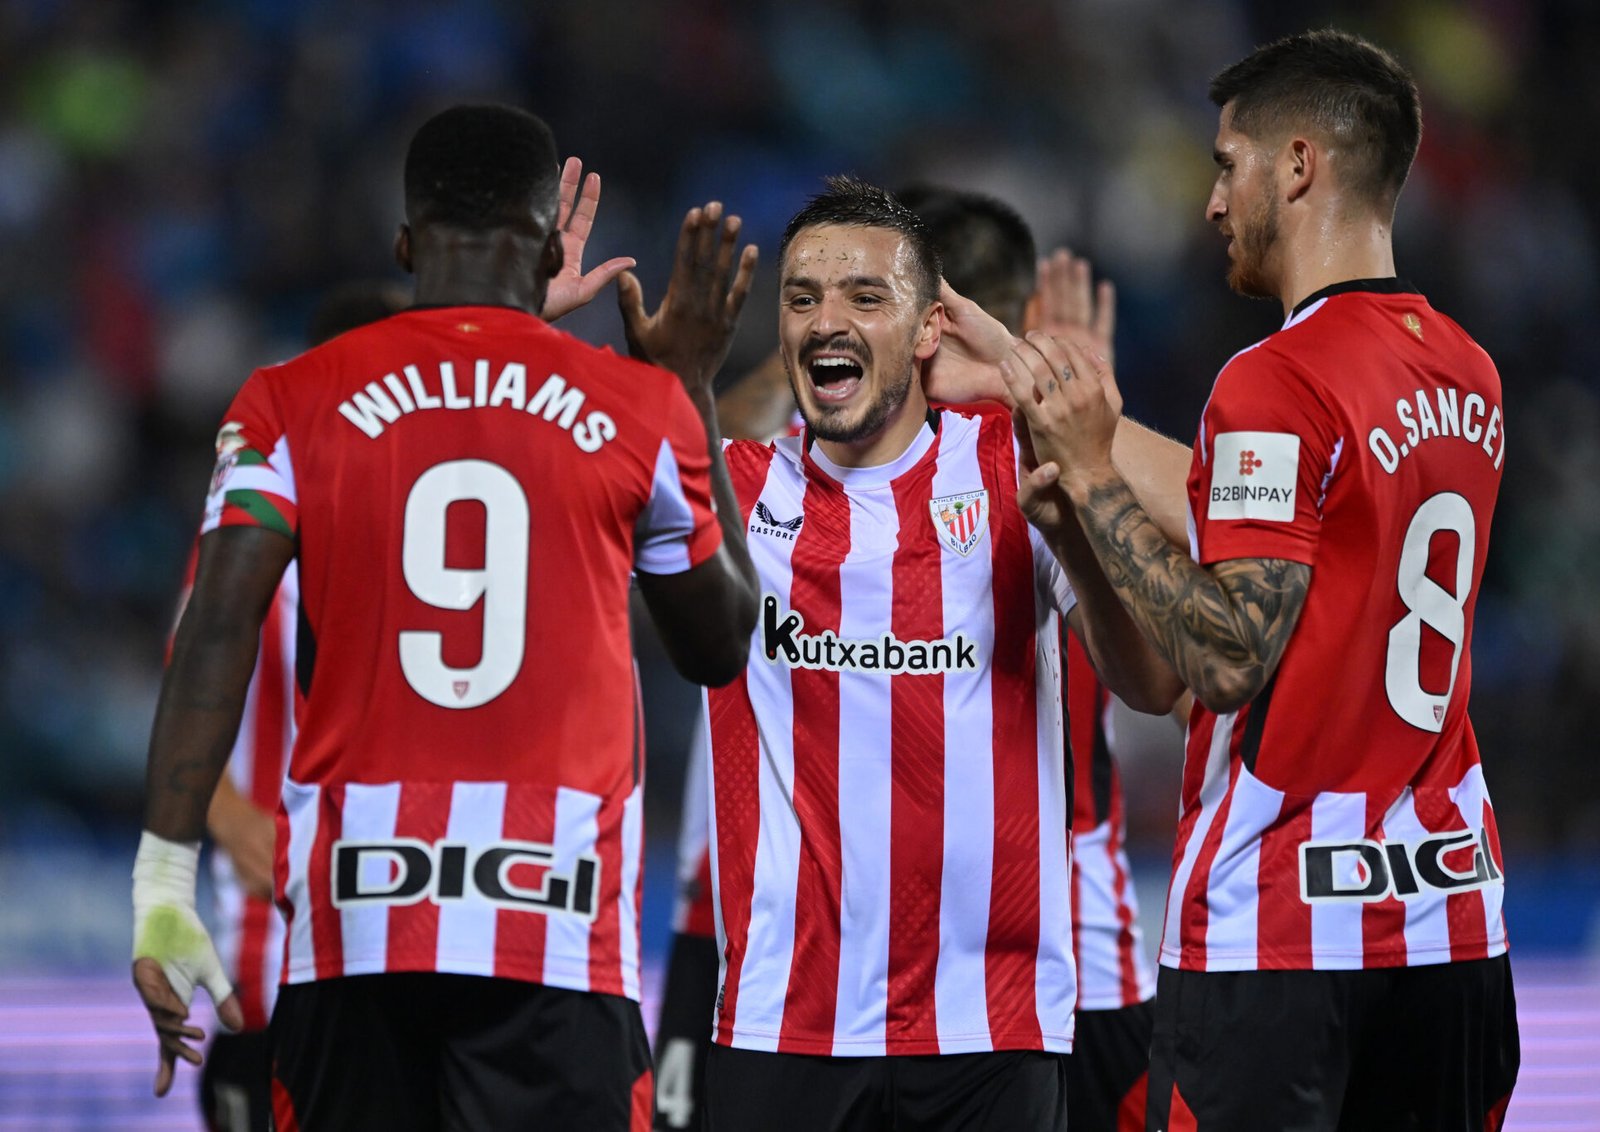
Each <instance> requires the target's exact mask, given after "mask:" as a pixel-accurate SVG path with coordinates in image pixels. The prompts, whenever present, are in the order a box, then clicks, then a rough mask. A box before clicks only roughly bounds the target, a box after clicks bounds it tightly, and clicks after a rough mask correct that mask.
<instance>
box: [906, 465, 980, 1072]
mask: <svg viewBox="0 0 1600 1132" xmlns="http://www.w3.org/2000/svg"><path fill="white" fill-rule="evenodd" d="M934 468H935V461H934V460H932V459H925V460H923V461H921V462H920V463H919V464H918V466H917V467H916V468H914V469H912V471H911V472H910V473H908V474H906V475H902V476H901V477H900V478H899V479H897V480H895V481H894V500H895V510H896V511H897V512H898V515H899V519H900V536H899V543H898V545H897V547H896V548H895V554H894V566H893V570H894V575H893V578H894V580H893V589H894V594H893V601H892V606H891V611H890V627H891V628H892V630H893V632H894V635H895V636H896V637H898V638H899V639H900V640H902V641H904V640H938V639H940V638H942V637H944V635H945V630H944V578H943V574H942V570H941V567H942V565H943V561H944V546H943V544H942V543H941V542H940V541H939V539H938V538H936V537H930V533H929V530H928V525H927V522H926V519H925V518H924V516H925V515H926V514H927V510H928V499H929V498H930V497H931V495H932V493H933V492H932V487H933V473H934ZM967 525H968V527H969V528H970V526H971V524H970V522H969V523H968V524H967ZM889 734H890V743H889V791H890V794H889V798H890V801H889V986H888V1004H887V1018H886V1024H885V1032H886V1037H887V1040H888V1041H890V1042H901V1041H908V1042H909V1041H923V1042H926V1043H935V1042H937V1041H938V1037H939V1028H938V1019H937V1017H936V1014H935V1010H934V994H933V984H934V975H935V972H936V970H937V967H938V940H939V894H940V888H941V879H942V877H943V874H944V790H945V783H944V756H945V742H944V676H943V675H942V674H929V675H922V676H914V677H908V676H907V677H902V676H897V677H891V678H890V680H889ZM929 1048H930V1049H936V1048H937V1046H936V1045H930V1046H929Z"/></svg>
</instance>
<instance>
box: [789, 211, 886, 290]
mask: <svg viewBox="0 0 1600 1132" xmlns="http://www.w3.org/2000/svg"><path fill="white" fill-rule="evenodd" d="M802 276H803V277H805V278H807V279H813V280H817V281H819V282H827V281H829V280H837V279H847V278H852V277H858V276H875V277H877V278H880V279H883V280H885V281H887V282H889V283H891V284H895V285H902V284H903V285H905V286H910V285H911V277H912V259H911V246H910V244H908V243H907V242H906V238H905V237H904V236H903V235H901V234H900V233H899V232H896V231H895V230H894V229H893V228H869V227H865V226H860V225H845V224H822V225H817V226H815V227H811V228H802V229H800V231H799V232H797V233H795V237H794V239H793V240H791V241H790V243H789V248H788V250H787V252H786V253H785V255H784V262H783V278H784V279H785V280H788V279H791V278H796V277H802Z"/></svg>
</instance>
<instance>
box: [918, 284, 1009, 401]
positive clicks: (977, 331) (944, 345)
mask: <svg viewBox="0 0 1600 1132" xmlns="http://www.w3.org/2000/svg"><path fill="white" fill-rule="evenodd" d="M939 302H940V303H941V304H942V305H943V307H944V311H943V313H942V315H941V316H940V319H939V323H940V326H939V349H938V350H937V351H936V352H935V353H934V355H933V357H932V358H930V359H928V361H927V363H926V364H925V365H924V366H923V373H922V390H923V393H925V394H926V395H927V398H928V400H930V401H943V402H945V403H947V404H951V405H965V404H970V403H971V402H973V401H999V402H1001V403H1003V404H1006V405H1013V404H1015V402H1014V401H1012V399H1011V395H1010V393H1009V392H1008V391H1007V389H1006V385H1005V382H1004V381H1002V380H1001V378H1000V368H999V367H1000V362H1001V361H1002V360H1003V359H1004V358H1005V357H1006V355H1007V354H1008V353H1010V351H1011V344H1012V343H1013V342H1015V341H1016V339H1014V338H1013V337H1012V336H1011V332H1010V331H1009V330H1007V329H1006V328H1005V324H1004V323H1003V322H1001V321H1000V320H999V319H997V318H995V317H994V316H993V315H991V314H990V313H989V312H988V311H986V310H984V309H983V308H982V307H980V306H979V305H978V304H977V303H975V302H973V301H972V300H971V299H969V298H967V297H965V296H964V295H961V294H959V293H958V292H957V291H956V289H955V288H954V287H951V286H950V284H949V283H946V282H944V281H942V280H941V281H940V284H939Z"/></svg>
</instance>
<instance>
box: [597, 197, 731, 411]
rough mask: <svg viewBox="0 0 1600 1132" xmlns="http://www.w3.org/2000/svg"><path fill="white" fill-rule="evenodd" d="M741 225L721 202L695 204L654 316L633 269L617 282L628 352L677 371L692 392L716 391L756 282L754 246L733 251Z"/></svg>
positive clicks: (686, 221)
mask: <svg viewBox="0 0 1600 1132" xmlns="http://www.w3.org/2000/svg"><path fill="white" fill-rule="evenodd" d="M739 228H740V220H739V218H738V217H737V216H724V215H723V211H722V204H721V202H720V201H712V202H711V203H710V204H707V205H705V206H704V207H703V208H691V209H690V210H689V213H688V215H687V216H685V217H684V218H683V228H682V229H681V230H680V231H679V233H678V252H677V257H676V258H675V260H674V261H673V265H672V278H671V280H669V281H668V283H667V293H666V294H665V295H664V296H662V299H661V305H660V306H658V307H657V308H656V309H655V313H653V314H649V313H646V311H645V309H644V288H643V287H642V286H641V285H640V283H639V279H638V277H637V276H636V275H634V274H633V272H631V271H629V272H625V273H624V274H623V275H622V277H621V278H620V279H618V281H617V304H618V306H619V307H620V308H621V310H622V327H623V331H624V332H625V333H626V334H627V338H628V351H629V353H631V354H632V355H633V356H634V357H636V358H641V359H643V360H645V361H648V362H653V363H655V364H656V365H658V366H661V367H662V368H663V369H669V370H671V371H672V372H673V373H676V374H677V375H678V377H679V378H681V379H682V380H683V383H684V385H685V387H686V388H688V390H689V392H690V393H691V394H704V395H705V396H706V397H709V396H710V395H711V382H712V379H713V378H715V377H716V375H717V371H718V370H719V369H721V368H722V363H723V361H724V360H725V359H726V358H727V356H728V348H729V347H730V346H731V345H732V344H733V332H734V331H735V330H736V329H737V328H738V325H739V312H740V310H741V309H743V307H744V301H745V298H746V297H747V296H748V295H749V294H750V284H751V283H752V282H753V281H754V279H755V271H756V259H757V251H756V246H755V245H754V244H747V245H745V247H744V249H743V251H738V252H737V253H736V248H737V246H738V242H739Z"/></svg>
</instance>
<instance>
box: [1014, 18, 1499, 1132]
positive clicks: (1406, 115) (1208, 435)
mask: <svg viewBox="0 0 1600 1132" xmlns="http://www.w3.org/2000/svg"><path fill="white" fill-rule="evenodd" d="M1211 97H1212V100H1213V101H1214V102H1215V103H1216V104H1217V105H1218V106H1219V107H1220V108H1221V118H1220V124H1219V128H1218V132H1217V137H1216V144H1215V149H1214V154H1215V157H1216V161H1217V165H1218V170H1219V171H1218V175H1217V180H1216V184H1215V186H1214V187H1213V189H1212V193H1211V198H1210V201H1209V202H1208V204H1207V206H1206V215H1207V218H1208V219H1209V220H1211V221H1212V222H1213V223H1215V224H1216V225H1217V227H1218V229H1219V231H1220V232H1221V233H1222V235H1223V236H1224V237H1226V238H1227V240H1228V258H1229V265H1230V269H1229V276H1228V277H1229V282H1230V283H1231V284H1232V285H1233V287H1234V288H1235V289H1236V290H1238V291H1240V292H1241V293H1243V294H1246V295H1255V296H1261V297H1265V298H1272V299H1276V300H1278V301H1279V302H1280V303H1281V304H1282V307H1283V311H1284V314H1285V316H1286V319H1287V321H1286V322H1285V324H1284V327H1283V329H1282V330H1281V331H1279V332H1278V333H1276V334H1274V335H1272V336H1271V337H1269V338H1267V339H1266V340H1265V341H1263V342H1261V343H1258V344H1257V345H1256V346H1253V347H1251V348H1249V349H1247V350H1245V351H1243V352H1241V353H1240V354H1238V355H1236V356H1235V357H1234V358H1233V360H1231V361H1230V362H1229V363H1228V364H1227V365H1226V366H1224V367H1223V370H1222V372H1221V373H1220V374H1219V375H1218V377H1217V382H1216V386H1215V388H1214V389H1213V392H1212V395H1211V399H1210V401H1209V403H1208V404H1207V406H1206V409H1205V412H1204V415H1203V417H1202V419H1201V424H1200V434H1199V439H1198V440H1197V441H1196V443H1195V453H1194V463H1193V470H1192V473H1191V476H1190V499H1191V505H1192V508H1193V513H1194V519H1195V524H1196V532H1195V544H1194V545H1195V558H1194V559H1190V558H1187V557H1185V556H1183V555H1181V554H1178V553H1175V552H1174V551H1173V550H1172V548H1171V547H1169V546H1168V545H1167V544H1166V542H1165V540H1164V539H1163V538H1162V537H1161V536H1160V532H1159V531H1157V530H1156V528H1155V527H1154V525H1153V524H1152V523H1150V521H1149V519H1148V517H1147V516H1146V515H1145V514H1144V512H1143V508H1142V507H1141V506H1140V504H1139V503H1138V501H1137V500H1136V499H1135V498H1134V496H1133V493H1132V492H1131V491H1130V490H1129V489H1128V486H1127V484H1126V483H1124V482H1123V481H1122V478H1121V477H1120V476H1119V475H1118V473H1117V471H1116V469H1115V468H1114V467H1113V465H1112V463H1111V461H1110V458H1109V452H1110V441H1111V437H1112V435H1113V430H1114V428H1115V424H1116V418H1117V414H1118V410H1119V403H1120V397H1119V395H1118V393H1117V389H1116V383H1115V381H1114V379H1113V377H1112V375H1111V370H1110V368H1109V366H1108V365H1107V364H1106V363H1105V361H1104V359H1103V358H1096V357H1093V356H1091V355H1090V354H1088V353H1086V352H1084V351H1082V350H1080V349H1079V348H1077V347H1076V346H1075V345H1073V344H1071V343H1061V344H1057V343H1053V342H1049V341H1047V340H1040V341H1039V342H1038V343H1036V344H1034V345H1031V346H1026V347H1023V348H1021V349H1019V350H1017V351H1015V352H1014V354H1013V356H1012V358H1011V361H1010V363H1009V365H1008V370H1007V372H1008V377H1009V379H1010V381H1011V384H1012V388H1013V391H1014V393H1015V395H1016V396H1017V397H1018V399H1019V400H1020V401H1022V403H1023V404H1024V406H1025V408H1026V412H1027V416H1028V421H1029V427H1030V430H1031V431H1032V433H1033V436H1034V440H1035V444H1036V445H1037V446H1038V447H1039V449H1040V455H1041V457H1045V456H1046V455H1048V460H1049V461H1050V462H1051V463H1054V464H1056V465H1057V466H1058V470H1059V471H1060V485H1061V487H1062V488H1064V489H1065V491H1066V492H1067V493H1069V494H1070V497H1071V500H1072V504H1073V506H1074V508H1075V509H1076V513H1077V516H1078V518H1079V520H1080V522H1081V523H1082V524H1083V526H1084V528H1085V530H1086V531H1087V533H1088V535H1089V538H1090V540H1091V541H1092V542H1093V543H1094V546H1095V550H1096V553H1097V554H1098V555H1099V557H1100V560H1101V562H1102V563H1103V564H1104V566H1105V569H1106V572H1107V574H1108V575H1109V576H1110V578H1111V580H1112V582H1113V584H1114V585H1115V587H1116V591H1117V593H1118V595H1119V596H1120V597H1121V599H1122V600H1123V601H1124V602H1126V603H1127V606H1128V608H1129V609H1130V611H1132V612H1133V614H1134V616H1135V617H1137V618H1138V620H1139V623H1140V625H1141V627H1142V628H1143V629H1144V631H1145V632H1146V634H1147V635H1148V636H1149V637H1150V639H1151V640H1152V641H1153V642H1155V643H1156V644H1157V645H1158V646H1159V647H1160V648H1161V650H1162V652H1163V653H1164V654H1165V655H1166V656H1167V657H1168V658H1169V659H1170V660H1171V662H1172V663H1173V664H1174V666H1175V667H1177V669H1178V670H1179V672H1180V673H1181V674H1182V675H1183V677H1184V679H1185V681H1186V682H1187V683H1188V685H1189V686H1190V688H1192V689H1193V691H1194V694H1195V698H1196V700H1197V701H1198V702H1197V705H1196V707H1195V709H1194V717H1193V720H1192V722H1191V725H1190V729H1189V743H1188V752H1187V758H1186V763H1185V772H1184V786H1183V799H1182V808H1181V817H1180V822H1179V828H1178V843H1177V848H1176V851H1175V854H1174V874H1173V880H1172V887H1171V892H1170V895H1169V898H1168V906H1167V923H1166V929H1165V934H1164V938H1163V941H1162V948H1161V962H1162V970H1161V973H1160V978H1159V993H1158V995H1157V999H1156V1012H1157V1019H1156V1029H1155V1040H1154V1045H1153V1048H1152V1063H1151V1080H1150V1107H1149V1117H1148V1124H1147V1126H1148V1127H1149V1128H1151V1129H1166V1128H1180V1127H1182V1128H1196V1127H1198V1128H1218V1129H1229V1130H1230V1132H1231V1130H1235V1129H1238V1130H1250V1129H1257V1128H1259V1129H1268V1128H1271V1129H1281V1128H1287V1127H1294V1128H1305V1129H1334V1128H1339V1129H1366V1128H1380V1127H1381V1128H1393V1127H1407V1128H1417V1129H1441V1130H1442V1129H1452V1130H1466V1129H1473V1130H1477V1129H1483V1128H1489V1129H1496V1128H1499V1127H1500V1126H1501V1123H1502V1122H1503V1120H1504V1117H1505V1110H1506V1106H1507V1104H1508V1103H1509V1100H1510V1094H1511V1090H1512V1087H1513V1085H1514V1083H1515V1080H1516V1073H1517V1067H1518V1062H1519V1049H1518V1037H1517V1027H1516V1011H1515V1001H1514V996H1513V991H1512V982H1511V971H1510V966H1509V962H1508V959H1507V955H1506V934H1505V924H1504V920H1503V918H1502V915H1501V904H1502V898H1503V894H1504V880H1503V866H1502V863H1501V859H1500V847H1499V839H1498V835H1497V833H1496V828H1495V821H1494V812H1493V809H1492V807H1491V805H1490V802H1489V797H1488V792H1487V789H1486V787H1485V785H1484V778H1483V770H1482V767H1481V766H1480V764H1479V757H1478V749H1477V742H1476V740H1475V739H1474V737H1473V731H1472V725H1471V723H1470V721H1469V720H1468V718H1467V701H1468V698H1469V696H1470V692H1471V652H1470V647H1471V640H1472V616H1473V606H1474V603H1475V599H1476V596H1477V590H1478V582H1479V579H1480V577H1481V575H1482V570H1483V565H1484V558H1485V555H1486V552H1487V549H1488V537H1489V526H1490V520H1491V517H1492V514H1493V509H1494V501H1495V496H1496V494H1497V491H1498V488H1499V484H1500V474H1501V467H1502V462H1503V459H1504V456H1505V442H1504V418H1503V413H1502V409H1501V406H1500V380H1499V375H1498V374H1497V373H1496V372H1495V368H1494V365H1493V363H1492V362H1490V360H1489V359H1488V357H1487V356H1486V355H1485V354H1484V353H1483V351H1482V350H1481V349H1479V348H1478V347H1477V345H1476V344H1475V343H1473V342H1472V340H1471V339H1470V338H1468V337H1467V335H1466V334H1465V333H1464V332H1463V331H1462V330H1461V329H1460V327H1458V326H1456V324H1455V323H1453V322H1451V321H1450V320H1449V319H1448V318H1446V317H1444V316H1443V315H1441V314H1439V313H1438V312H1437V311H1435V310H1434V309H1433V308H1432V307H1431V306H1429V305H1428V303H1427V301H1426V300H1424V299H1423V298H1422V296H1421V295H1419V294H1417V293H1416V292H1415V291H1414V290H1413V289H1412V288H1411V287H1410V286H1408V285H1407V284H1405V283H1404V282H1403V281H1401V280H1400V279H1398V278H1396V277H1395V263H1394V252H1393V246H1392V234H1391V233H1392V224H1393V218H1394V208H1395V201H1396V198H1397V197H1398V195H1399V193H1400V190H1401V187H1402V186H1403V184H1404V182H1405V178H1406V174H1407V171H1408V170H1409V168H1410V165H1411V161H1412V158H1413V157H1414V155H1415V153H1416V150H1417V143H1418V140H1419V137H1420V134H1421V124H1422V123H1421V110H1420V105H1419V100H1418V97H1417V90H1416V86H1415V84H1414V83H1413V82H1412V80H1411V78H1410V76H1409V75H1407V74H1406V72H1405V71H1404V70H1403V69H1402V68H1401V67H1400V65H1399V64H1398V63H1396V62H1395V60H1394V59H1393V58H1392V57H1391V56H1389V55H1388V54H1386V53H1385V52H1383V51H1381V50H1380V49H1378V48H1376V47H1374V46H1372V45H1371V44H1369V43H1366V42H1364V41H1362V40H1359V39H1356V38H1355V37H1353V36H1349V35H1345V34H1343V33H1340V32H1336V31H1331V30H1330V31H1320V32H1312V33H1308V34H1303V35H1297V36H1292V37H1290V38H1288V39H1284V40H1280V41H1278V42H1276V43H1273V44H1270V45H1268V46H1266V47H1262V48H1259V49H1258V50H1257V51H1256V52H1254V53H1253V54H1252V55H1250V56H1249V57H1248V58H1246V59H1244V60H1243V61H1241V62H1239V63H1236V64H1234V65H1233V66H1231V67H1229V68H1227V69H1226V70H1224V71H1223V72H1222V73H1221V74H1219V75H1218V76H1217V77H1216V78H1215V79H1214V80H1213V82H1212V85H1211ZM1048 466H1049V465H1048V464H1047V467H1048ZM1086 600H1088V599H1087V598H1086Z"/></svg>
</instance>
